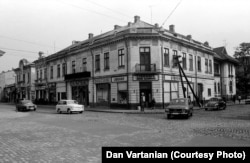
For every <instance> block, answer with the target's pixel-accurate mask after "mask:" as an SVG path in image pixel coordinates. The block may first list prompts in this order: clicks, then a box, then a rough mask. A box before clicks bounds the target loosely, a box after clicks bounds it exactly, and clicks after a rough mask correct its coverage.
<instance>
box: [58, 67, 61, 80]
mask: <svg viewBox="0 0 250 163" xmlns="http://www.w3.org/2000/svg"><path fill="white" fill-rule="evenodd" d="M60 76H61V65H60V64H58V65H57V77H58V78H60Z"/></svg>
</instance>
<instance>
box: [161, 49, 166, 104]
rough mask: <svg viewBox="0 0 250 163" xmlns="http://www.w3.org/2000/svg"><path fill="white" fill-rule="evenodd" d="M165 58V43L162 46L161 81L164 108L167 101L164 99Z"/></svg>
mask: <svg viewBox="0 0 250 163" xmlns="http://www.w3.org/2000/svg"><path fill="white" fill-rule="evenodd" d="M163 59H164V58H163V45H162V46H161V61H162V62H161V76H162V77H161V78H162V79H161V80H162V81H161V82H162V108H163V109H164V103H165V101H164V99H165V98H164V77H165V75H164V60H163Z"/></svg>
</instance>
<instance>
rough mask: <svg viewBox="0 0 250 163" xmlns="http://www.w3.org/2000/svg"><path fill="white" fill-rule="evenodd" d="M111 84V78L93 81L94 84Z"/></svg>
mask: <svg viewBox="0 0 250 163" xmlns="http://www.w3.org/2000/svg"><path fill="white" fill-rule="evenodd" d="M110 82H111V78H99V79H95V83H110Z"/></svg>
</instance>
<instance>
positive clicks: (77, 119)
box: [0, 104, 250, 163]
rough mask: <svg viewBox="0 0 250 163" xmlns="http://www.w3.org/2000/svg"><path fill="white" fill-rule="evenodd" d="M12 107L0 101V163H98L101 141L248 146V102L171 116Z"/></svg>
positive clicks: (249, 126) (249, 125)
mask: <svg viewBox="0 0 250 163" xmlns="http://www.w3.org/2000/svg"><path fill="white" fill-rule="evenodd" d="M14 110H15V108H14V106H13V105H4V104H0V163H2V162H11V163H12V162H13V163H14V162H88V163H92V162H93V163H96V162H101V147H102V146H184V145H188V146H199V145H203V146H213V145H217V146H250V106H249V105H234V106H228V107H227V109H226V110H221V111H204V110H195V111H194V115H193V117H191V118H190V119H179V118H174V119H170V120H168V119H166V117H165V115H164V114H122V113H102V112H90V111H86V112H84V113H83V114H72V115H68V114H55V111H54V110H48V109H43V108H41V109H39V108H38V110H37V111H36V112H15V111H14ZM203 138H204V139H203ZM216 140H219V141H216Z"/></svg>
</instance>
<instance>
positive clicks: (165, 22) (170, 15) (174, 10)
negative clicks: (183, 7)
mask: <svg viewBox="0 0 250 163" xmlns="http://www.w3.org/2000/svg"><path fill="white" fill-rule="evenodd" d="M181 2H182V0H180V1H179V3H178V4H177V5H176V6H175V8H174V9H173V10H172V11H171V13H170V14H169V15H168V17H167V19H166V20H165V21H164V22H163V23H162V25H161V26H162V27H163V25H164V24H165V23H166V21H167V20H168V19H169V18H170V16H171V15H172V14H173V13H174V11H175V10H176V9H177V7H178V6H179V5H180V4H181Z"/></svg>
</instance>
